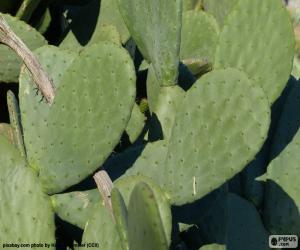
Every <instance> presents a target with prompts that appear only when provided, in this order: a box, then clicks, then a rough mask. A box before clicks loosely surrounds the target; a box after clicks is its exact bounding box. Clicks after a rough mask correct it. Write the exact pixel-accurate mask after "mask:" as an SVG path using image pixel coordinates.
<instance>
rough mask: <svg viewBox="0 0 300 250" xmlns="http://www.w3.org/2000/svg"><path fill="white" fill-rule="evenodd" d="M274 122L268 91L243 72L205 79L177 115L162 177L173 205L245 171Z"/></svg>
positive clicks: (230, 71) (225, 72) (226, 72)
mask: <svg viewBox="0 0 300 250" xmlns="http://www.w3.org/2000/svg"><path fill="white" fill-rule="evenodd" d="M269 124H270V109H269V103H268V100H267V98H266V96H265V94H264V91H263V90H262V88H261V87H260V86H257V85H254V84H252V82H251V81H250V80H249V79H248V78H247V76H246V75H245V74H244V73H243V72H240V71H238V70H235V69H227V70H215V71H212V72H210V73H208V74H206V75H204V76H203V77H202V78H201V79H200V80H198V81H197V82H196V83H195V84H194V85H193V87H192V88H191V89H189V91H188V92H187V93H186V95H185V97H184V99H183V102H182V104H181V105H180V108H179V110H178V111H177V116H176V119H175V126H174V128H173V131H172V135H171V139H170V145H169V149H168V156H167V160H166V167H165V168H164V174H161V175H162V176H164V178H165V179H164V188H165V189H166V190H167V192H168V193H169V194H170V195H171V200H172V203H175V204H176V205H180V204H184V203H186V202H192V201H194V200H197V199H199V198H201V197H203V196H204V195H206V194H207V193H209V192H210V191H212V190H214V189H216V188H218V187H219V186H220V185H221V184H223V183H224V182H226V181H227V180H229V179H231V178H232V177H233V176H234V175H235V174H237V173H238V172H239V171H241V170H242V169H243V167H245V166H246V165H247V163H249V161H251V160H252V159H253V158H254V156H255V154H256V153H257V152H258V151H259V149H260V148H261V146H262V144H263V142H264V140H265V139H266V136H267V132H268V128H269ZM208 135H209V136H208ZM191 147H192V150H191ZM208 179H209V180H210V181H209V182H208V181H207V180H208Z"/></svg>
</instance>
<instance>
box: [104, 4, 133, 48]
mask: <svg viewBox="0 0 300 250" xmlns="http://www.w3.org/2000/svg"><path fill="white" fill-rule="evenodd" d="M117 1H118V0H102V1H101V8H100V18H99V22H100V24H101V25H113V26H115V27H116V28H117V31H118V32H119V33H120V35H121V40H122V42H123V43H125V42H127V40H128V39H129V38H130V34H129V31H128V29H127V27H126V25H125V23H124V21H123V17H122V16H121V13H120V11H119V6H118V3H117Z"/></svg>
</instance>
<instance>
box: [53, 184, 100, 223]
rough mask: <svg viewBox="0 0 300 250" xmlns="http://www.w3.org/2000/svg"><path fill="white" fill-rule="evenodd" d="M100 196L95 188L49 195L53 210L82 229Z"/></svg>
mask: <svg viewBox="0 0 300 250" xmlns="http://www.w3.org/2000/svg"><path fill="white" fill-rule="evenodd" d="M100 200H101V197H100V193H99V191H98V190H97V189H93V190H88V191H82V192H81V191H77V192H71V193H64V194H56V195H52V196H51V201H52V205H53V209H54V212H55V213H56V214H57V215H58V216H59V217H60V218H61V219H63V220H64V221H67V222H69V223H71V224H73V225H75V226H78V227H80V228H81V229H84V227H85V225H86V222H87V221H88V219H89V218H90V217H91V216H92V211H93V208H94V207H95V204H97V203H98V202H100Z"/></svg>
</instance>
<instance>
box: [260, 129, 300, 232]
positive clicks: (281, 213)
mask: <svg viewBox="0 0 300 250" xmlns="http://www.w3.org/2000/svg"><path fill="white" fill-rule="evenodd" d="M299 145H300V130H298V132H297V134H296V135H295V136H294V138H293V140H292V142H291V143H290V144H289V145H287V146H286V148H285V149H284V151H283V152H281V154H280V155H279V156H278V157H277V158H275V159H274V160H273V161H272V162H271V163H270V165H269V166H268V170H267V174H266V178H267V183H266V191H265V203H264V213H263V218H264V222H265V225H266V227H267V228H268V230H269V231H270V232H271V233H273V234H295V235H300V215H299V211H300V196H299V193H300V187H299V175H300V168H299V161H300V154H299V152H300V146H299Z"/></svg>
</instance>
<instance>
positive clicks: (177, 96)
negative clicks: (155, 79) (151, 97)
mask: <svg viewBox="0 0 300 250" xmlns="http://www.w3.org/2000/svg"><path fill="white" fill-rule="evenodd" d="M183 96H184V91H183V90H182V88H180V87H179V86H169V87H161V88H160V93H159V96H158V98H157V101H156V104H155V107H154V109H153V110H152V119H151V121H150V125H149V140H150V141H156V140H162V139H163V140H168V139H169V138H170V136H171V133H172V129H173V126H174V122H175V117H176V112H177V109H178V107H179V105H180V103H181V100H182V98H183Z"/></svg>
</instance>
